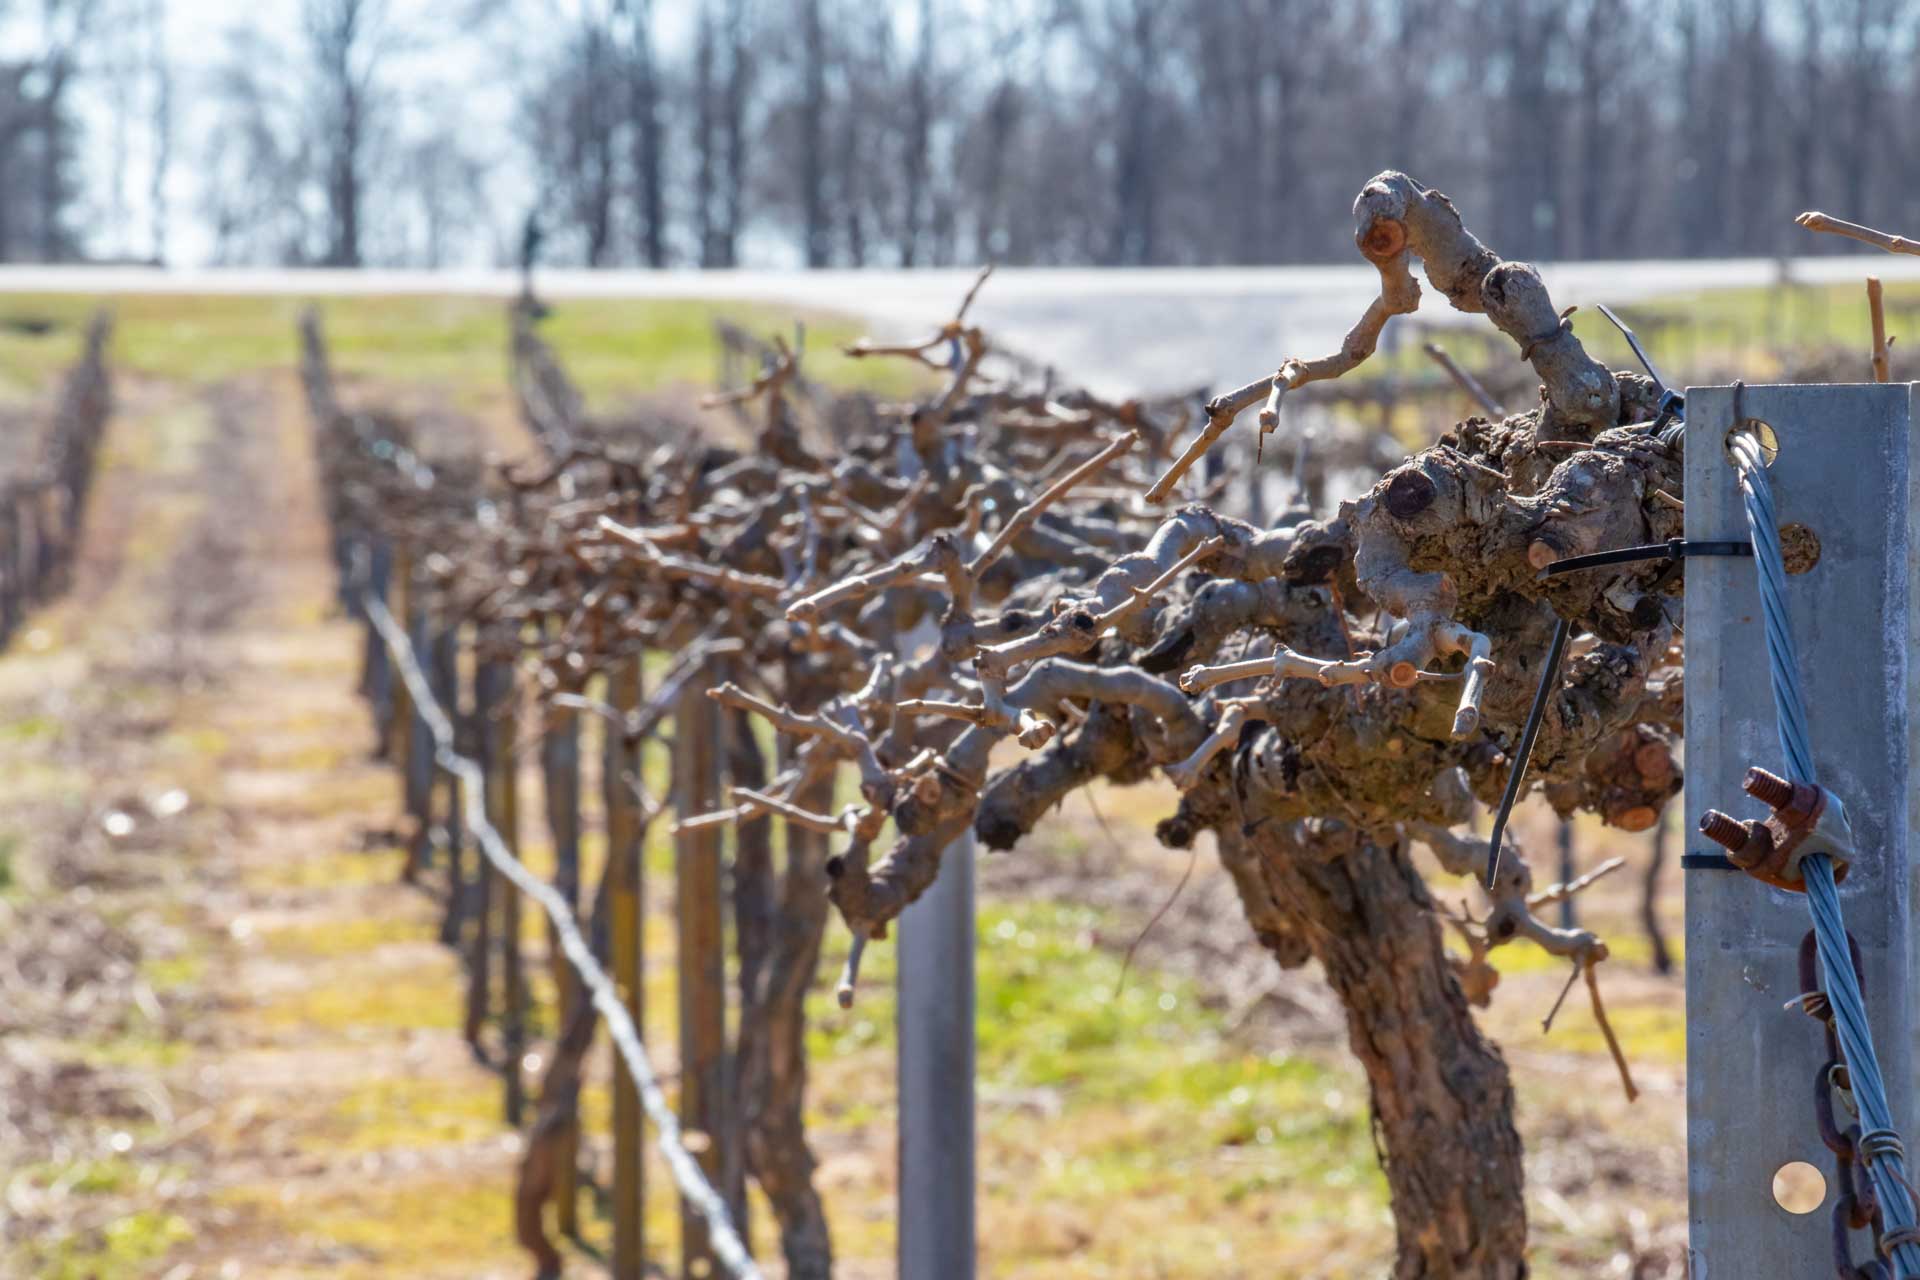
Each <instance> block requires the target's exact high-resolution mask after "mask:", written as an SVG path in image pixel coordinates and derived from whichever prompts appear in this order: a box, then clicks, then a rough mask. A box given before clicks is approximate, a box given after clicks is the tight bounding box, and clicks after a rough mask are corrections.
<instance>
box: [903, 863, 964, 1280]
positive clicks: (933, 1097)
mask: <svg viewBox="0 0 1920 1280" xmlns="http://www.w3.org/2000/svg"><path fill="white" fill-rule="evenodd" d="M899 935H900V944H899V947H900V958H899V981H898V1000H897V1010H898V1011H897V1013H896V1014H895V1018H896V1022H897V1028H898V1032H899V1036H898V1039H899V1044H900V1050H899V1053H900V1207H899V1225H898V1230H899V1263H900V1280H967V1278H968V1277H970V1276H972V1275H973V1273H974V1203H973V1202H974V1160H973V1150H974V1149H973V1143H974V1136H973V1112H974V1096H973V1071H974V1028H973V1005H974V987H973V959H974V956H973V948H974V924H973V835H972V833H971V832H969V833H968V834H966V835H964V836H962V837H961V838H960V839H958V840H955V841H954V842H953V843H952V844H950V845H948V846H947V848H946V852H945V853H944V854H943V855H942V856H941V859H940V874H939V876H938V878H936V879H935V880H934V882H933V887H932V888H930V889H928V890H927V892H926V894H925V895H924V896H922V897H921V899H920V900H919V901H918V902H916V903H914V904H913V905H912V906H910V907H908V908H907V909H906V911H905V912H903V913H902V914H901V916H900V923H899Z"/></svg>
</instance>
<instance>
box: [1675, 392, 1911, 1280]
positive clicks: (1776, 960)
mask: <svg viewBox="0 0 1920 1280" xmlns="http://www.w3.org/2000/svg"><path fill="white" fill-rule="evenodd" d="M1735 403H1736V401H1735V393H1734V390H1733V389H1732V388H1727V387H1711V388H1695V389H1690V390H1689V391H1688V392H1687V396H1686V404H1687V429H1686V450H1687V462H1686V472H1687V481H1686V502H1687V505H1686V536H1687V537H1688V538H1689V539H1740V540H1744V539H1745V538H1746V536H1747V523H1746V516H1745V514H1744V510H1743V507H1742V502H1741V496H1740V490H1739V487H1738V485H1737V483H1736V478H1735V472H1734V468H1733V467H1732V466H1731V465H1729V463H1728V459H1727V455H1726V451H1725V449H1726V445H1725V441H1726V437H1727V435H1728V433H1729V431H1730V430H1731V429H1732V428H1733V427H1734V425H1735V416H1734V415H1735ZM1738 403H1739V406H1740V409H1739V412H1740V414H1741V415H1742V418H1743V419H1757V420H1759V421H1761V422H1764V423H1766V424H1767V425H1768V426H1770V427H1771V429H1772V431H1773V433H1774V436H1775V437H1776V438H1777V440H1778V442H1779V457H1778V460H1777V461H1776V462H1775V463H1774V465H1773V466H1772V467H1771V468H1770V470H1769V478H1770V481H1771V484H1772V488H1773V491H1774V496H1775V500H1776V502H1777V504H1778V509H1779V515H1780V519H1781V521H1782V522H1783V524H1787V525H1791V524H1795V523H1798V524H1804V525H1805V526H1806V527H1807V528H1809V529H1811V530H1812V532H1813V534H1814V535H1815V536H1816V537H1817V538H1818V540H1819V558H1818V560H1817V562H1816V563H1815V564H1814V565H1813V567H1812V568H1811V570H1809V571H1807V572H1803V573H1799V574H1796V575H1795V576H1792V577H1789V578H1788V579H1787V593H1788V597H1787V598H1788V603H1789V608H1790V611H1791V614H1792V627H1793V632H1794V638H1795V643H1796V645H1797V647H1798V649H1799V653H1800V655H1801V663H1800V667H1801V671H1800V675H1801V679H1802V680H1803V682H1804V685H1805V690H1806V696H1807V706H1808V715H1809V721H1810V728H1811V738H1812V744H1813V750H1814V754H1815V756H1816V762H1817V765H1818V767H1819V773H1820V777H1821V779H1822V780H1823V781H1825V782H1826V783H1827V785H1829V786H1831V787H1832V788H1833V790H1834V791H1835V793H1836V794H1837V795H1838V796H1839V797H1840V798H1841V800H1842V801H1843V802H1844V803H1845V805H1846V809H1847V814H1848V816H1849V817H1850V818H1851V819H1852V823H1853V832H1854V836H1855V838H1856V848H1857V851H1858V855H1859V857H1858V860H1857V861H1856V862H1855V863H1854V865H1853V868H1852V872H1851V874H1850V875H1849V876H1848V878H1847V881H1846V883H1845V884H1844V885H1842V886H1841V895H1840V896H1841V899H1842V901H1843V903H1844V906H1845V911H1846V915H1847V923H1848V926H1849V929H1850V931H1851V932H1852V934H1853V936H1854V938H1855V939H1856V940H1857V941H1858V943H1859V946H1860V953H1861V959H1862V968H1863V973H1864V976H1865V986H1866V991H1867V1006H1868V1013H1869V1017H1870V1020H1871V1023H1872V1027H1873V1038H1874V1041H1875V1044H1876V1045H1877V1046H1878V1049H1879V1055H1880V1060H1881V1065H1882V1067H1883V1068H1884V1070H1885V1073H1886V1078H1887V1080H1888V1084H1889V1089H1890V1092H1891V1093H1892V1095H1893V1098H1892V1101H1893V1106H1894V1110H1895V1118H1896V1120H1897V1121H1898V1123H1899V1124H1900V1125H1901V1126H1902V1128H1903V1129H1904V1130H1905V1131H1906V1132H1907V1133H1908V1134H1911V1133H1912V1132H1913V1129H1912V1120H1913V1115H1912V1109H1911V1105H1910V1104H1911V1098H1912V1095H1913V1088H1914V1085H1915V1078H1914V1075H1913V1070H1914V1054H1913V1052H1912V1048H1913V1034H1914V1025H1915V1020H1914V1017H1913V1014H1912V1010H1911V1008H1910V997H1911V993H1912V986H1911V973H1912V965H1913V957H1912V954H1911V948H1912V945H1913V930H1912V927H1911V919H1910V912H1911V903H1912V894H1911V887H1910V886H1911V878H1912V874H1913V872H1912V867H1913V855H1912V850H1913V843H1914V840H1915V838H1916V835H1917V834H1920V828H1917V827H1916V824H1920V804H1916V803H1915V791H1914V781H1915V779H1914V773H1913V764H1914V760H1915V759H1916V751H1915V747H1916V746H1917V745H1920V740H1917V739H1916V735H1917V734H1920V662H1916V661H1915V659H1914V657H1913V654H1914V649H1915V644H1916V639H1920V617H1917V616H1916V604H1917V603H1920V600H1917V593H1916V591H1915V584H1914V575H1915V557H1916V556H1920V542H1916V540H1915V538H1914V519H1915V515H1914V512H1915V509H1916V506H1917V505H1920V467H1916V466H1915V465H1914V457H1913V450H1914V447H1915V439H1914V436H1913V433H1912V423H1913V419H1914V416H1915V404H1916V399H1915V394H1914V388H1913V387H1911V386H1908V385H1877V386H1876V385H1871V384H1862V385H1850V386H1771V387H1769V386H1760V387H1746V388H1744V389H1742V391H1741V392H1740V395H1739V401H1738ZM1686 575H1687V576H1686V621H1687V624H1688V625H1687V635H1686V682H1687V688H1686V702H1687V705H1686V742H1687V789H1686V812H1687V815H1688V819H1689V824H1688V826H1689V829H1691V826H1692V823H1693V821H1695V820H1697V819H1698V818H1699V816H1700V815H1701V814H1702V813H1703V812H1705V811H1706V810H1707V809H1708V808H1711V807H1715V806H1717V807H1720V808H1723V809H1726V810H1728V811H1729V812H1732V813H1735V814H1736V815H1738V816H1741V817H1750V816H1760V815H1759V811H1758V808H1757V806H1756V804H1755V802H1753V801H1751V800H1748V799H1747V798H1746V797H1745V796H1744V795H1743V794H1742V791H1741V781H1742V779H1743V777H1744V775H1745V773H1746V771H1747V769H1748V767H1749V766H1751V765H1761V766H1764V767H1767V768H1769V769H1774V770H1776V771H1778V770H1779V769H1780V768H1781V766H1782V762H1781V760H1780V758H1779V756H1780V747H1779V745H1778V738H1777V735H1776V729H1775V712H1774V704H1773V700H1772V694H1771V692H1770V689H1769V681H1768V659H1767V649H1766V644H1765V641H1764V640H1763V638H1762V632H1761V621H1760V617H1761V608H1760V601H1759V592H1758V589H1757V587H1756V583H1755V574H1754V565H1753V562H1752V561H1750V560H1746V559H1734V558H1702V559H1694V560H1690V561H1688V564H1687V570H1686ZM1711 848H1712V846H1711V845H1709V844H1707V843H1706V842H1705V841H1704V840H1703V839H1702V838H1701V837H1699V836H1697V835H1696V836H1692V837H1691V838H1690V842H1689V845H1688V851H1689V852H1690V853H1691V852H1700V851H1706V850H1710V849H1711ZM1686 894H1687V904H1686V906H1687V928H1686V941H1687V949H1686V969H1687V1147H1688V1175H1687V1176H1688V1200H1689V1217H1690V1225H1691V1231H1690V1254H1691V1258H1690V1274H1691V1275H1692V1276H1693V1277H1694V1280H1729V1278H1731V1277H1735V1276H1739V1277H1745V1276H1757V1275H1817V1274H1832V1271H1833V1252H1832V1240H1831V1235H1830V1231H1829V1222H1828V1214H1829V1212H1830V1210H1831V1208H1832V1205H1833V1204H1834V1201H1835V1197H1836V1194H1837V1192H1838V1191H1839V1188H1836V1187H1834V1186H1832V1185H1831V1184H1830V1183H1829V1185H1828V1186H1827V1191H1826V1198H1825V1200H1824V1202H1823V1203H1822V1204H1821V1206H1820V1207H1819V1209H1818V1210H1817V1211H1816V1212H1813V1213H1808V1214H1795V1213H1791V1212H1789V1211H1787V1210H1786V1209H1784V1208H1782V1207H1781V1206H1780V1205H1779V1204H1778V1203H1776V1201H1775V1198H1774V1195H1773V1180H1774V1176H1775V1174H1776V1173H1777V1172H1778V1171H1779V1170H1780V1169H1781V1168H1782V1167H1783V1166H1785V1165H1787V1164H1789V1163H1791V1162H1795V1161H1804V1162H1806V1163H1808V1164H1811V1165H1813V1166H1814V1167H1815V1168H1816V1169H1818V1170H1821V1171H1822V1173H1823V1175H1824V1174H1826V1173H1827V1172H1828V1171H1829V1162H1828V1157H1827V1153H1826V1150H1825V1148H1824V1147H1823V1145H1822V1143H1821V1139H1820V1135H1819V1133H1818V1132H1817V1130H1816V1127H1815V1124H1814V1118H1813V1115H1812V1109H1811V1108H1810V1107H1809V1106H1808V1105H1807V1103H1808V1099H1809V1097H1810V1095H1811V1094H1812V1092H1813V1089H1812V1086H1813V1084H1814V1080H1815V1075H1816V1072H1817V1071H1818V1069H1819V1067H1820V1065H1821V1063H1822V1062H1823V1060H1824V1057H1825V1055H1824V1053H1823V1050H1822V1044H1821V1036H1820V1032H1819V1027H1818V1024H1816V1023H1814V1022H1813V1021H1812V1020H1810V1019H1808V1018H1807V1017H1805V1016H1803V1015H1802V1014H1801V1013H1799V1012H1798V1011H1797V1010H1796V1011H1793V1012H1788V1011H1786V1010H1785V1009H1784V1008H1783V1006H1784V1005H1785V1004H1786V1003H1787V1002H1788V1001H1790V1000H1792V999H1793V998H1794V997H1795V996H1796V995H1798V994H1799V992H1800V981H1799V977H1798V974H1797V967H1798V953H1799V947H1800V942H1801V939H1802V938H1803V937H1804V936H1806V933H1807V924H1808V920H1807V907H1806V904H1805V903H1804V902H1803V901H1802V900H1801V898H1800V897H1799V895H1796V894H1791V893H1787V892H1785V891H1782V890H1778V889H1773V888H1771V887H1769V886H1767V885H1765V884H1763V883H1761V882H1760V881H1758V880H1755V879H1753V878H1751V877H1749V876H1746V875H1743V874H1739V873H1729V872H1725V871H1718V870H1707V869H1700V870H1691V871H1689V872H1688V873H1687V875H1686ZM1870 1251H1871V1242H1870V1241H1869V1240H1868V1239H1867V1238H1866V1236H1865V1235H1864V1234H1859V1235H1857V1236H1856V1239H1855V1240H1854V1242H1853V1256H1854V1257H1857V1258H1865V1257H1869V1256H1872V1255H1871V1252H1870Z"/></svg>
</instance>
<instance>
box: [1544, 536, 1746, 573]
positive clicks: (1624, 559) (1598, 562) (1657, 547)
mask: <svg viewBox="0 0 1920 1280" xmlns="http://www.w3.org/2000/svg"><path fill="white" fill-rule="evenodd" d="M1690 556H1747V557H1748V558H1751V557H1752V556H1753V544H1752V543H1751V542H1711V541H1704V540H1700V539H1693V540H1691V541H1690V540H1688V539H1686V538H1669V539H1667V540H1666V541H1665V542H1650V543H1647V544H1646V545H1644V546H1638V547H1617V548H1615V549H1614V550H1612V551H1596V552H1594V553H1593V554H1592V555H1590V556H1568V557H1567V558H1566V559H1565V560H1556V561H1554V562H1553V563H1552V564H1550V565H1548V566H1547V567H1546V568H1544V569H1542V570H1541V571H1540V576H1541V577H1542V578H1551V577H1554V576H1555V575H1557V574H1562V573H1574V572H1577V571H1579V570H1581V569H1601V568H1605V567H1606V566H1607V565H1610V564H1632V563H1634V562H1635V561H1639V560H1672V561H1675V562H1676V563H1677V562H1679V561H1681V560H1685V559H1687V558H1688V557H1690Z"/></svg>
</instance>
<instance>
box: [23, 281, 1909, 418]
mask: <svg viewBox="0 0 1920 1280" xmlns="http://www.w3.org/2000/svg"><path fill="white" fill-rule="evenodd" d="M1791 271H1792V278H1793V279H1795V280H1798V281H1804V282H1809V283H1830V282H1844V281H1854V280H1859V279H1860V278H1862V277H1863V276H1864V275H1866V274H1867V273H1868V272H1869V271H1871V272H1874V273H1875V274H1878V275H1880V276H1881V277H1882V278H1883V279H1886V280H1889V281H1893V280H1917V279H1920V258H1900V257H1891V256H1889V255H1886V254H1859V255H1846V256H1837V257H1821V258H1807V259H1798V260H1795V261H1794V262H1793V263H1792V264H1791ZM1543 272H1544V274H1545V276H1546V280H1547V285H1548V287H1549V288H1550V289H1551V290H1552V292H1553V297H1554V301H1555V302H1556V303H1557V304H1559V305H1560V306H1567V305H1570V304H1573V303H1579V304H1581V305H1582V306H1589V307H1590V306H1592V305H1593V304H1594V303H1597V302H1611V303H1619V304H1626V303H1632V302H1635V301H1641V300H1644V299H1647V298H1650V297H1656V296H1659V295H1662V294H1673V293H1686V292H1693V291H1696V290H1701V289H1720V288H1736V287H1741V286H1753V285H1765V284H1770V283H1773V282H1775V281H1777V280H1778V279H1779V278H1780V265H1779V264H1778V263H1777V262H1775V261H1773V260H1771V259H1765V258H1730V259H1721V260H1715V261H1705V262H1701V261H1687V262H1664V261H1643V262H1576V263H1562V264H1557V265H1550V266H1547V267H1545V268H1543ZM972 274H973V273H972V272H970V271H954V270H937V271H894V270H874V271H814V272H803V271H660V272H652V271H600V272H589V271H543V272H541V273H540V280H539V284H540V288H541V290H542V292H543V293H545V294H546V295H548V296H550V297H553V298H558V299H564V298H570V297H572V298H584V297H632V298H707V299H721V300H739V301H767V302H778V303H788V304H792V305H795V306H803V307H811V308H819V309H825V310H834V311H844V312H848V313H851V314H855V315H862V316H865V317H867V318H868V319H869V320H870V321H871V322H872V323H873V325H874V326H875V331H876V335H880V336H891V337H908V336H912V335H913V334H915V333H916V332H918V331H921V330H924V329H925V328H926V327H927V326H929V325H931V324H933V323H936V322H937V321H939V320H940V319H942V318H944V317H945V316H947V315H949V314H951V312H952V309H953V307H954V306H955V305H956V303H957V302H958V301H959V299H960V297H961V295H963V294H964V293H965V292H966V289H967V286H968V284H969V283H970V282H971V280H972ZM1376 284H1377V277H1376V276H1375V274H1374V272H1373V269H1372V268H1370V267H1368V266H1366V265H1364V264H1355V265H1352V266H1331V267H1251V268H1242V267H1217V268H1201V269H1187V268H1150V269H1141V270H1131V271H1108V270H1079V269H1075V270H1031V269H1029V270H1021V269H1007V270H1002V271H999V272H996V273H995V274H994V278H993V280H992V281H991V282H990V283H989V284H988V285H987V287H986V289H985V291H984V292H983V293H982V294H981V296H980V301H979V303H978V304H977V307H976V314H977V317H978V318H979V319H980V321H981V322H982V323H984V324H986V325H987V326H988V327H989V328H990V329H991V330H992V331H993V332H994V333H995V334H996V335H997V336H998V337H999V339H1000V340H1001V341H1003V342H1005V343H1006V344H1007V345H1008V346H1009V347H1012V348H1015V349H1017V350H1020V351H1023V352H1025V353H1027V354H1029V355H1031V356H1033V357H1035V358H1036V359H1040V360H1044V361H1047V362H1049V363H1052V364H1055V365H1057V366H1059V367H1060V368H1061V369H1062V370H1063V371H1065V372H1066V373H1067V374H1068V376H1070V377H1071V378H1072V379H1074V380H1075V381H1076V382H1079V383H1082V384H1083V385H1087V386H1090V387H1093V388H1094V389H1096V390H1100V391H1105V392H1109V393H1113V394H1131V393H1134V392H1140V391H1157V390H1174V389H1186V388H1191V387H1195V386H1220V385H1225V384H1231V383H1239V382H1243V381H1246V380H1248V379H1251V378H1254V377H1258V376H1259V375H1261V374H1262V373H1266V372H1270V371H1271V370H1272V369H1273V367H1274V366H1275V365H1277V364H1278V363H1279V362H1280V360H1281V359H1282V358H1284V357H1285V356H1288V355H1293V354H1299V355H1321V354H1324V353H1326V352H1328V351H1331V350H1333V349H1334V348H1335V347H1337V346H1338V344H1339V342H1340V339H1341V337H1342V336H1343V335H1344V334H1345V333H1346V331H1347V328H1348V327H1349V326H1350V325H1351V324H1352V323H1353V322H1354V321H1355V320H1356V319H1358V318H1359V316H1360V313H1361V312H1362V311H1364V310H1365V309H1366V305H1367V302H1368V301H1369V300H1370V299H1371V298H1372V297H1373V296H1374V293H1375V290H1376ZM518 288H519V279H518V277H517V276H516V275H515V274H514V273H513V272H509V271H456V272H438V273H435V272H423V271H381V270H375V271H322V270H307V271H278V270H276V271H224V270H182V271H158V270H150V269H142V268H120V267H6V268H0V292H61V293H105V294H112V293H253V294H258V293H272V294H285V293H293V294H304V295H352V294H359V295H367V294H388V293H452V294H467V295H478V296H496V297H506V296H509V295H511V294H512V293H514V292H515V291H517V290H518ZM1419 314H1420V316H1421V317H1422V318H1423V319H1427V320H1430V321H1434V322H1437V323H1449V322H1453V321H1459V322H1463V323H1481V321H1479V320H1478V319H1477V318H1474V317H1464V316H1459V315H1458V313H1455V312H1452V311H1450V310H1449V309H1448V308H1447V307H1446V306H1445V305H1444V304H1442V303H1440V302H1439V301H1438V300H1437V299H1436V298H1435V297H1434V296H1433V291H1432V290H1430V289H1429V290H1428V291H1427V299H1426V305H1425V306H1424V307H1423V308H1422V309H1421V311H1420V313H1419Z"/></svg>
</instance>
